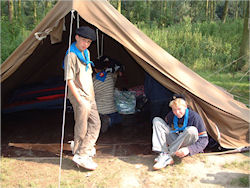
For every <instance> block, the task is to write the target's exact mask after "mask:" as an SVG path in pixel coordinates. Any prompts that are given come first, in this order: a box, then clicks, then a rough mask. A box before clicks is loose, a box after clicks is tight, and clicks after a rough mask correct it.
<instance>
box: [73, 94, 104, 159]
mask: <svg viewBox="0 0 250 188" xmlns="http://www.w3.org/2000/svg"><path fill="white" fill-rule="evenodd" d="M69 100H70V102H71V104H72V106H73V109H74V119H75V128H74V149H73V153H74V154H78V155H81V156H83V155H90V153H91V150H92V149H93V147H94V146H95V143H96V141H97V139H98V136H99V132H100V128H101V121H100V117H99V114H98V111H97V106H96V102H95V100H93V101H88V100H86V99H83V101H84V102H83V103H81V104H79V103H78V102H77V101H76V99H75V98H73V97H70V99H69Z"/></svg>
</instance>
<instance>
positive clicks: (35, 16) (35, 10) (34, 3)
mask: <svg viewBox="0 0 250 188" xmlns="http://www.w3.org/2000/svg"><path fill="white" fill-rule="evenodd" d="M33 16H34V25H36V22H37V6H36V1H33Z"/></svg>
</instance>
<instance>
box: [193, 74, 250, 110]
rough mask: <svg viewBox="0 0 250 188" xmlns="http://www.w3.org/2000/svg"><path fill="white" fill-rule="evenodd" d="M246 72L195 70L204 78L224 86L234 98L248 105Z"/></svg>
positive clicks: (249, 92) (247, 76) (249, 91)
mask: <svg viewBox="0 0 250 188" xmlns="http://www.w3.org/2000/svg"><path fill="white" fill-rule="evenodd" d="M245 73H246V72H236V73H233V74H232V73H215V72H211V71H197V74H199V75H200V76H201V77H203V78H204V79H206V80H208V81H209V82H211V83H213V84H215V85H217V86H220V87H222V88H224V89H225V90H226V91H228V92H229V93H231V94H232V95H233V96H234V98H235V99H236V100H238V101H240V102H242V103H244V104H245V105H246V106H248V107H249V96H250V90H249V88H250V84H249V80H248V79H249V74H248V75H245Z"/></svg>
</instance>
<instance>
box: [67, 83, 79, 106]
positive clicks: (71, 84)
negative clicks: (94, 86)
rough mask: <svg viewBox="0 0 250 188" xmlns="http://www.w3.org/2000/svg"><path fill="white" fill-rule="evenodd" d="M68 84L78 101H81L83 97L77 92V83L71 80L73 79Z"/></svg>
mask: <svg viewBox="0 0 250 188" xmlns="http://www.w3.org/2000/svg"><path fill="white" fill-rule="evenodd" d="M68 86H69V89H70V91H71V93H72V94H73V95H74V97H75V98H76V100H77V102H78V103H81V97H80V95H79V93H78V92H77V88H76V85H75V83H74V81H73V80H71V79H70V80H68Z"/></svg>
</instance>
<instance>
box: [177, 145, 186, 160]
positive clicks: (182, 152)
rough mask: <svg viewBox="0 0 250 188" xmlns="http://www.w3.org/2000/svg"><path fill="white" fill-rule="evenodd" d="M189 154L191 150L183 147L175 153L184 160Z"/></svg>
mask: <svg viewBox="0 0 250 188" xmlns="http://www.w3.org/2000/svg"><path fill="white" fill-rule="evenodd" d="M188 154H189V149H188V148H187V147H183V148H181V149H179V150H178V151H176V152H175V155H176V156H178V157H180V158H182V157H185V156H187V155H188Z"/></svg>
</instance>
